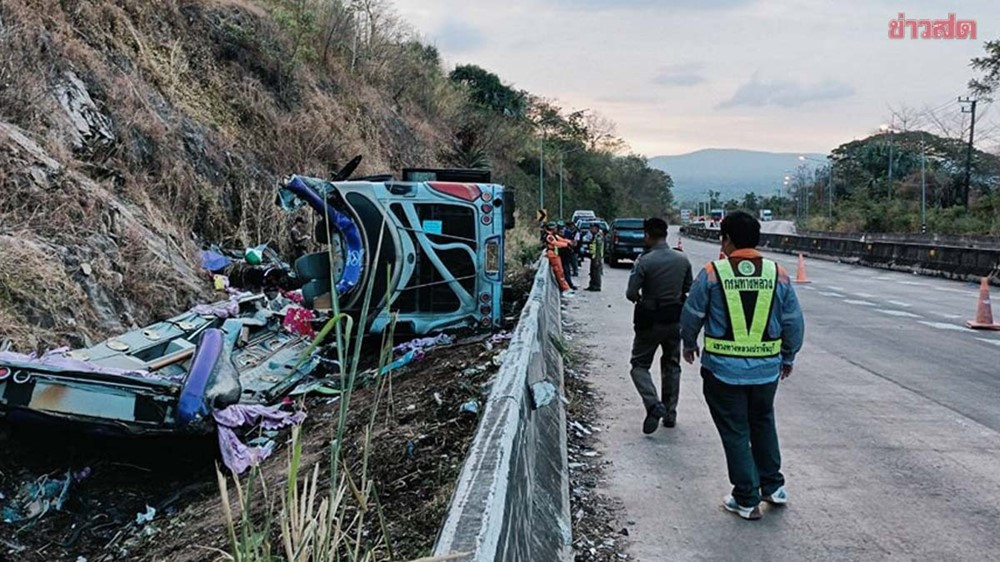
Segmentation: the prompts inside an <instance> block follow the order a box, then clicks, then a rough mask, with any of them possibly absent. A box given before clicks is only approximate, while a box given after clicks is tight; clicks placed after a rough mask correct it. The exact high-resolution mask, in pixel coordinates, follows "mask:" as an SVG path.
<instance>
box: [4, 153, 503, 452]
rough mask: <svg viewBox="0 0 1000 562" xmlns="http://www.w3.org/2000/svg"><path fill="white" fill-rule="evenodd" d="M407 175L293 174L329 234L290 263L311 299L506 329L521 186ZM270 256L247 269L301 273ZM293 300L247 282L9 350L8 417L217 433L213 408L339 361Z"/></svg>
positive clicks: (280, 390) (279, 388) (287, 199)
mask: <svg viewBox="0 0 1000 562" xmlns="http://www.w3.org/2000/svg"><path fill="white" fill-rule="evenodd" d="M357 162H359V160H355V161H354V162H353V165H355V166H356V165H357ZM349 167H350V166H349ZM348 174H349V172H342V174H341V175H343V176H344V177H346V176H347V175H348ZM403 178H404V181H396V180H395V179H393V178H392V177H391V176H378V177H371V178H363V179H359V180H354V181H328V180H323V179H317V178H306V177H302V176H291V177H290V178H287V179H286V180H284V181H282V182H281V183H280V185H279V186H278V204H279V205H280V206H281V207H282V208H284V209H286V210H292V209H296V208H298V207H301V206H303V205H308V206H310V207H312V208H313V209H314V210H315V211H316V212H317V213H318V214H319V224H318V226H317V228H316V234H317V239H318V240H319V241H320V242H321V243H328V246H329V251H323V252H318V253H314V254H309V255H305V256H302V257H301V258H299V259H297V260H296V261H295V263H294V267H293V268H290V269H292V270H293V271H291V272H289V276H292V277H294V279H293V280H292V281H294V286H296V287H301V290H302V301H303V302H302V305H304V307H305V308H307V309H312V312H313V313H315V314H318V315H320V316H322V315H324V313H326V312H329V311H330V310H331V309H332V308H333V306H332V305H333V302H332V298H331V294H333V293H334V291H335V292H336V294H337V295H339V298H338V303H339V304H340V310H341V311H343V312H346V313H347V314H349V315H352V316H353V317H354V318H355V325H356V326H359V328H360V329H363V330H366V331H367V332H373V333H379V332H382V331H384V330H385V329H386V328H387V326H388V325H389V323H390V322H391V320H392V318H393V316H394V317H395V318H396V332H397V333H413V334H426V333H429V332H436V331H442V330H449V329H457V328H472V329H478V330H489V329H495V328H498V327H499V326H500V324H501V321H502V318H503V314H502V309H501V305H502V303H501V297H502V294H503V287H502V281H503V273H504V272H503V262H504V260H503V253H504V232H505V228H507V227H510V226H512V225H513V211H514V208H513V197H512V192H510V191H509V190H505V188H504V187H503V186H501V185H497V184H493V183H490V179H489V173H488V172H480V171H465V170H424V169H422V170H404V174H403ZM338 179H339V178H338ZM331 256H332V258H331ZM261 267H262V268H263V269H264V271H263V274H262V275H256V276H255V275H250V274H247V275H241V276H239V277H233V278H234V279H237V278H239V279H257V280H258V281H261V282H267V280H268V279H270V278H275V279H279V280H286V278H287V277H288V276H286V275H282V276H277V277H274V276H269V275H268V273H269V272H271V271H272V270H273V268H272V267H271V266H270V265H266V266H261ZM248 273H254V270H252V268H250V270H249V271H248ZM368 291H370V292H371V295H372V298H371V302H370V308H369V312H368V322H367V324H366V325H365V326H363V327H362V326H360V325H359V322H360V318H361V316H362V315H361V314H359V312H361V311H362V308H363V306H364V302H365V295H366V293H367V292H368ZM269 294H270V295H272V296H269ZM291 311H294V312H300V311H299V310H297V308H296V307H295V306H294V303H293V302H292V301H291V300H290V299H289V298H288V297H286V296H284V295H282V294H281V293H278V292H277V291H269V292H268V294H254V293H246V294H243V295H240V296H238V297H233V298H231V299H230V300H229V301H224V302H221V303H216V304H215V305H203V306H200V307H196V308H195V309H192V310H191V311H189V312H186V313H184V314H181V315H179V316H176V317H174V318H171V319H169V320H164V321H162V322H157V323H154V324H152V325H150V326H147V327H145V328H141V329H137V330H133V331H130V332H128V333H125V334H121V335H118V336H115V337H112V338H110V339H108V340H106V341H104V342H101V343H99V344H97V345H94V346H90V347H87V348H85V349H77V350H72V351H70V350H65V349H63V350H54V351H51V352H49V353H46V354H44V355H42V356H41V357H38V356H36V355H34V354H31V355H27V354H21V353H16V352H12V351H7V350H0V417H5V418H6V419H8V420H10V421H18V422H24V423H29V424H41V423H60V422H61V423H69V424H71V425H73V426H74V427H77V428H82V429H86V430H90V431H93V432H96V433H112V434H125V435H155V434H186V433H206V432H210V431H212V429H213V427H214V426H213V422H212V414H213V412H216V411H218V410H220V409H224V408H226V407H228V406H232V405H237V404H240V405H274V404H277V403H278V402H280V401H281V399H282V398H283V397H285V396H287V395H288V394H289V393H290V392H291V391H292V390H294V389H295V388H296V387H297V386H298V385H299V384H301V383H302V382H303V381H304V380H306V379H308V378H309V377H310V376H311V375H313V374H316V372H317V369H318V368H319V367H320V366H321V365H326V364H328V361H323V360H322V358H321V357H320V356H319V355H317V352H316V351H315V350H314V349H312V347H311V346H310V339H309V338H307V337H305V336H301V335H296V333H293V332H294V330H290V329H288V328H286V327H285V324H286V321H287V320H288V318H289V316H288V313H289V312H291ZM390 311H391V314H392V316H391V315H390ZM301 312H306V313H308V312H309V311H308V310H306V311H301ZM306 316H307V317H308V316H309V315H308V314H306ZM295 317H296V318H295V319H294V320H295V321H296V322H299V320H298V315H297V314H296V315H295ZM306 322H307V323H308V320H306ZM300 333H301V332H300Z"/></svg>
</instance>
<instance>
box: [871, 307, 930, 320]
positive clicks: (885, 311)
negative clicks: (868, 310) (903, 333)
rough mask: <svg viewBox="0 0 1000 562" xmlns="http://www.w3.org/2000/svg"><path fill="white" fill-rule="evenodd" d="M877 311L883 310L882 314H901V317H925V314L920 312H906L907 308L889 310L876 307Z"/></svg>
mask: <svg viewBox="0 0 1000 562" xmlns="http://www.w3.org/2000/svg"><path fill="white" fill-rule="evenodd" d="M875 311H876V312H881V313H882V314H888V315H889V316H899V317H901V318H923V316H921V315H919V314H914V313H912V312H906V311H905V310H889V309H887V308H876V309H875Z"/></svg>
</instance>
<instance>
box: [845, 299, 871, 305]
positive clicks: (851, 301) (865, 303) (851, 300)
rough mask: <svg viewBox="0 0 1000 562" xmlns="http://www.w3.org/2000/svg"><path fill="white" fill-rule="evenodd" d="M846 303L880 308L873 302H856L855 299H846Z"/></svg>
mask: <svg viewBox="0 0 1000 562" xmlns="http://www.w3.org/2000/svg"><path fill="white" fill-rule="evenodd" d="M844 302H846V303H847V304H859V305H861V306H878V305H877V304H875V303H873V302H868V301H856V300H853V299H844Z"/></svg>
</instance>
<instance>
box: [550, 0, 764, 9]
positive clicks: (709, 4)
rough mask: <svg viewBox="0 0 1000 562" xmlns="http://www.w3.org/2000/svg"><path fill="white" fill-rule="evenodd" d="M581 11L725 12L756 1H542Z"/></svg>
mask: <svg viewBox="0 0 1000 562" xmlns="http://www.w3.org/2000/svg"><path fill="white" fill-rule="evenodd" d="M543 1H548V2H551V3H553V4H559V5H561V6H566V7H570V8H576V9H582V10H617V11H625V10H645V9H651V8H660V9H671V10H725V9H730V8H738V7H740V6H745V5H748V4H753V3H754V2H755V1H756V0H543Z"/></svg>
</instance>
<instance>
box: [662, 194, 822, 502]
mask: <svg viewBox="0 0 1000 562" xmlns="http://www.w3.org/2000/svg"><path fill="white" fill-rule="evenodd" d="M720 235H721V236H722V251H723V252H724V253H725V254H726V256H728V258H726V259H720V260H718V261H715V262H712V263H709V264H708V265H706V266H705V269H703V270H702V271H701V273H699V274H698V278H697V279H696V280H695V282H694V285H693V286H692V287H691V293H690V295H689V296H688V299H687V303H686V304H685V306H684V312H683V316H682V319H681V334H682V336H683V339H684V360H685V361H687V362H688V363H694V360H695V356H696V355H698V334H699V332H701V330H702V327H704V329H705V350H704V351H705V352H704V354H703V355H702V359H701V377H702V380H703V385H704V395H705V401H706V402H707V403H708V409H709V412H711V414H712V420H713V421H714V422H715V426H716V429H718V431H719V436H720V437H721V438H722V447H723V449H724V450H725V452H726V465H727V467H728V470H729V481H730V482H731V483H732V485H733V491H732V494H731V495H729V496H726V497H725V498H724V499H723V503H722V505H723V507H724V508H725V509H726V510H727V511H730V512H732V513H735V514H737V515H739V516H740V517H742V518H744V519H760V517H761V511H760V508H759V504H760V502H761V501H762V500H763V501H766V502H768V503H770V504H773V505H784V504H785V503H787V502H788V492H787V491H786V490H785V478H784V476H783V475H782V474H781V453H780V451H779V449H778V433H777V430H776V428H775V424H774V395H775V393H776V392H777V390H778V381H779V380H783V379H785V378H787V377H788V376H789V375H791V374H792V365H793V364H794V361H795V355H796V354H797V353H798V351H799V349H800V348H801V347H802V340H803V335H804V332H805V323H804V321H803V319H802V310H801V309H800V308H799V302H798V299H797V298H796V296H795V291H794V290H793V289H792V284H791V282H790V280H789V278H788V272H786V271H785V270H784V268H782V267H781V266H779V265H778V264H776V263H775V262H773V261H771V260H769V259H767V258H765V257H764V256H762V255H761V254H760V252H758V251H757V250H756V246H757V245H758V244H759V243H760V223H759V222H757V219H756V218H754V217H753V216H752V215H750V214H748V213H744V212H735V213H732V214H730V215H728V216H727V217H726V218H724V219H723V220H722V227H721V230H720Z"/></svg>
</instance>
